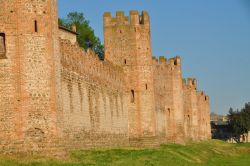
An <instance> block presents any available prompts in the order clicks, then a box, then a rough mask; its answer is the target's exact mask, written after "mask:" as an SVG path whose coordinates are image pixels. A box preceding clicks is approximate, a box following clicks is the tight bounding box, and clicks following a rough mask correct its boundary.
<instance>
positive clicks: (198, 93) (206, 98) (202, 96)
mask: <svg viewBox="0 0 250 166" xmlns="http://www.w3.org/2000/svg"><path fill="white" fill-rule="evenodd" d="M197 95H198V97H199V98H200V99H202V100H204V101H209V96H208V95H206V94H205V92H204V91H198V92H197Z"/></svg>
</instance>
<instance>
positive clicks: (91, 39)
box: [58, 12, 104, 60]
mask: <svg viewBox="0 0 250 166" xmlns="http://www.w3.org/2000/svg"><path fill="white" fill-rule="evenodd" d="M58 23H59V25H60V26H64V27H66V28H69V29H70V28H71V27H72V26H73V25H75V26H76V29H77V33H79V35H78V36H77V41H78V44H79V46H80V47H82V48H84V49H85V50H86V49H88V48H90V49H92V50H93V51H94V52H95V53H96V54H97V55H98V56H99V58H100V59H101V60H103V59H104V47H103V45H102V43H101V41H100V39H99V38H98V37H97V36H95V33H94V30H93V29H92V28H91V27H90V25H89V20H87V19H86V18H85V17H84V14H83V13H78V12H70V13H69V14H68V15H67V18H63V19H62V18H59V21H58Z"/></svg>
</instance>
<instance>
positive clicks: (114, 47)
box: [104, 11, 156, 138]
mask: <svg viewBox="0 0 250 166" xmlns="http://www.w3.org/2000/svg"><path fill="white" fill-rule="evenodd" d="M104 39H105V40H104V45H105V59H106V60H108V61H111V62H112V63H114V64H117V65H120V66H122V67H123V68H124V71H125V73H126V84H127V91H126V92H127V94H128V95H129V96H130V101H129V106H128V107H129V116H128V117H129V131H130V132H129V135H130V138H133V137H151V136H155V130H156V128H155V100H154V88H153V68H152V53H151V42H150V20H149V15H148V13H147V12H146V11H143V12H142V14H141V15H139V13H138V11H130V16H129V17H126V16H124V12H117V13H116V17H112V16H111V14H110V13H108V12H107V13H104Z"/></svg>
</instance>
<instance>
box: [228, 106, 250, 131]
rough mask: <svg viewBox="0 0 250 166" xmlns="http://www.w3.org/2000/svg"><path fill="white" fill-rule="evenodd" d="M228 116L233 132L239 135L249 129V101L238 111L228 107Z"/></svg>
mask: <svg viewBox="0 0 250 166" xmlns="http://www.w3.org/2000/svg"><path fill="white" fill-rule="evenodd" d="M228 118H229V124H230V126H231V128H232V131H233V133H234V134H236V135H240V134H244V133H247V132H248V131H250V102H249V103H246V104H245V107H244V108H242V109H241V110H240V111H239V110H238V109H237V110H235V111H234V110H233V109H232V108H230V109H229V114H228Z"/></svg>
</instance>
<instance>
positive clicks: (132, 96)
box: [131, 90, 135, 103]
mask: <svg viewBox="0 0 250 166" xmlns="http://www.w3.org/2000/svg"><path fill="white" fill-rule="evenodd" d="M134 102H135V91H134V90H131V103H134Z"/></svg>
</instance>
